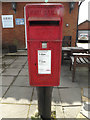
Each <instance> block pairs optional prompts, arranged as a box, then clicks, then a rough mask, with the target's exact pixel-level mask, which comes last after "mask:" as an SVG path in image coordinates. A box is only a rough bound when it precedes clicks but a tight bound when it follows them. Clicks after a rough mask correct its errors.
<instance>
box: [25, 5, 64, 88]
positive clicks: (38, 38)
mask: <svg viewBox="0 0 90 120" xmlns="http://www.w3.org/2000/svg"><path fill="white" fill-rule="evenodd" d="M62 12H63V5H61V4H30V5H27V6H26V26H27V44H28V65H29V79H30V85H32V86H58V85H59V82H60V68H61V47H62ZM40 21H42V22H40ZM48 21H49V22H48ZM42 42H46V43H47V47H46V48H42ZM40 50H41V51H42V50H43V51H48V50H49V51H51V73H50V74H48V73H47V74H39V72H38V71H39V70H38V68H39V63H38V59H39V58H38V57H39V56H38V51H40Z"/></svg>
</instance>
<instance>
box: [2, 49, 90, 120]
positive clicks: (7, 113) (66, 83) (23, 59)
mask: <svg viewBox="0 0 90 120" xmlns="http://www.w3.org/2000/svg"><path fill="white" fill-rule="evenodd" d="M0 59H1V57H0ZM0 61H1V60H0ZM1 65H2V69H0V118H3V120H4V119H5V118H6V119H7V120H9V119H10V118H11V119H10V120H13V119H14V120H15V118H16V119H17V120H18V119H20V118H21V119H22V120H31V117H32V116H33V115H34V114H35V111H37V109H38V102H37V91H36V88H35V87H32V86H30V85H29V75H28V61H27V53H26V52H24V53H23V51H21V54H20V53H18V54H16V53H15V54H10V53H9V54H7V55H5V56H4V57H3V58H2V64H0V66H1ZM87 87H88V69H87V68H77V69H76V76H75V82H72V71H70V70H69V63H68V62H66V61H65V62H64V64H63V65H61V77H60V85H59V86H58V87H54V88H53V92H52V106H51V108H52V111H55V113H56V118H57V119H60V118H67V119H70V118H72V120H73V119H74V118H76V119H79V118H85V120H86V119H87V118H86V117H85V116H83V115H82V114H81V113H80V111H81V109H82V104H83V101H82V89H84V88H87ZM84 94H85V93H84ZM47 107H48V106H47ZM6 119H5V120H6Z"/></svg>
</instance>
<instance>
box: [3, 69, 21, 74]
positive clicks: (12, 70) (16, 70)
mask: <svg viewBox="0 0 90 120" xmlns="http://www.w3.org/2000/svg"><path fill="white" fill-rule="evenodd" d="M19 71H20V69H6V70H5V71H4V72H3V73H2V75H7V76H8V75H11V76H17V75H18V73H19Z"/></svg>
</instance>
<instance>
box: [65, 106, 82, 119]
mask: <svg viewBox="0 0 90 120" xmlns="http://www.w3.org/2000/svg"><path fill="white" fill-rule="evenodd" d="M63 110H64V116H65V118H68V119H69V118H76V117H77V115H78V114H79V113H80V110H81V107H80V106H75V107H63Z"/></svg>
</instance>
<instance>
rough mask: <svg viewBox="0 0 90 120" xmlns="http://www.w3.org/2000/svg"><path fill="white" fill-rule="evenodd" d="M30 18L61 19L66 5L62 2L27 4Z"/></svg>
mask: <svg viewBox="0 0 90 120" xmlns="http://www.w3.org/2000/svg"><path fill="white" fill-rule="evenodd" d="M25 9H26V13H27V14H28V20H29V21H30V20H31V21H33V20H55V21H57V20H60V18H61V17H62V16H63V13H64V6H63V5H62V4H60V3H38V4H27V5H26V7H25Z"/></svg>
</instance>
